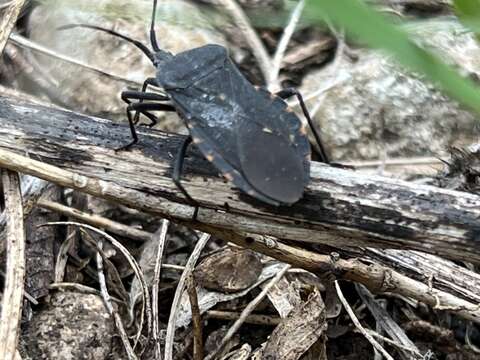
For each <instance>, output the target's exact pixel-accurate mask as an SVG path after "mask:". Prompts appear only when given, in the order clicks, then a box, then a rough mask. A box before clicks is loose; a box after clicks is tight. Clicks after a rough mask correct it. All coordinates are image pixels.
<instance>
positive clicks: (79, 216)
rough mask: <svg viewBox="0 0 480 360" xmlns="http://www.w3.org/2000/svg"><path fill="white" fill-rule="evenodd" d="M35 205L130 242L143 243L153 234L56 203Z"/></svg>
mask: <svg viewBox="0 0 480 360" xmlns="http://www.w3.org/2000/svg"><path fill="white" fill-rule="evenodd" d="M37 205H38V206H40V207H41V208H44V209H47V210H50V211H54V212H57V213H59V214H62V215H65V216H68V217H69V218H72V219H75V220H79V221H82V222H84V223H86V224H89V225H92V226H95V227H97V228H102V229H105V230H107V231H109V232H111V233H113V234H116V235H120V236H123V237H126V238H129V239H131V240H135V241H141V242H145V241H149V240H151V239H152V236H153V234H151V233H149V232H147V231H143V230H139V229H135V228H133V227H131V226H127V225H124V224H121V223H119V222H116V221H112V220H110V219H107V218H105V217H103V216H99V215H95V214H87V213H86V212H83V211H80V210H78V209H75V208H72V207H69V206H65V205H62V204H59V203H57V202H53V201H49V200H43V199H40V200H39V201H38V203H37Z"/></svg>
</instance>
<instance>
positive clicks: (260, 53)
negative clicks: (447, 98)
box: [220, 0, 272, 84]
mask: <svg viewBox="0 0 480 360" xmlns="http://www.w3.org/2000/svg"><path fill="white" fill-rule="evenodd" d="M220 4H221V5H222V6H223V7H224V8H225V9H226V10H227V11H228V12H229V13H230V15H231V16H232V18H233V20H234V21H235V23H236V25H237V27H238V29H239V30H240V31H241V32H242V33H243V34H244V36H245V40H246V41H247V43H248V45H249V46H250V48H251V49H252V52H253V56H255V58H256V59H257V62H258V66H259V67H260V70H261V71H262V74H263V76H264V77H265V80H266V83H267V84H270V83H271V79H270V69H271V68H272V60H271V59H270V55H268V52H267V49H266V48H265V46H264V45H263V43H262V40H260V38H259V37H258V35H257V33H256V32H255V30H254V29H253V28H252V26H251V25H250V21H249V20H248V18H247V16H246V15H245V13H244V12H243V10H242V8H241V7H240V6H239V5H238V4H237V2H236V1H235V0H220Z"/></svg>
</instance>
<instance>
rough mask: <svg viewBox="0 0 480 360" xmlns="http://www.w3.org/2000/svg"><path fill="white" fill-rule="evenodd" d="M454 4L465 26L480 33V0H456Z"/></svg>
mask: <svg viewBox="0 0 480 360" xmlns="http://www.w3.org/2000/svg"><path fill="white" fill-rule="evenodd" d="M453 6H454V9H455V13H456V14H457V16H458V18H459V19H460V20H461V21H462V22H463V23H464V24H465V26H467V27H469V28H470V29H472V30H473V31H474V32H475V33H477V35H480V0H454V1H453Z"/></svg>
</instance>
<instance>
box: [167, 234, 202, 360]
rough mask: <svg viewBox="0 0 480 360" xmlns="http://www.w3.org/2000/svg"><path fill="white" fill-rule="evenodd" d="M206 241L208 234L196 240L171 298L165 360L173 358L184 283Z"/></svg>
mask: <svg viewBox="0 0 480 360" xmlns="http://www.w3.org/2000/svg"><path fill="white" fill-rule="evenodd" d="M208 240H210V234H206V233H204V234H203V235H202V236H201V237H200V240H198V242H197V244H196V245H195V248H194V249H193V251H192V254H191V255H190V257H189V258H188V261H187V264H186V265H185V270H184V271H183V273H182V275H181V276H180V280H178V285H177V289H176V290H175V295H174V297H173V302H172V308H171V310H170V317H169V318H168V325H167V334H166V336H165V356H164V359H165V360H172V357H173V341H174V337H175V323H176V322H177V315H178V308H179V306H180V299H181V297H182V294H183V292H184V291H185V283H186V280H187V277H188V276H189V274H191V273H192V272H193V269H194V267H195V264H196V263H197V261H198V259H199V258H200V254H201V253H202V250H203V248H204V247H205V245H207V242H208Z"/></svg>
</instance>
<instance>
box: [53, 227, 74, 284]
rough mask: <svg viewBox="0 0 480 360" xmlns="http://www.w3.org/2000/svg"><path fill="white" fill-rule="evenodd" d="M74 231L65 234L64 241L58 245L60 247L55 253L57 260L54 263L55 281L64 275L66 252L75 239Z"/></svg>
mask: <svg viewBox="0 0 480 360" xmlns="http://www.w3.org/2000/svg"><path fill="white" fill-rule="evenodd" d="M75 235H76V232H75V231H72V232H71V233H70V234H68V235H67V238H66V239H65V241H64V242H62V244H61V245H60V249H59V250H58V254H57V261H56V263H55V278H54V279H55V280H54V281H55V282H56V283H59V282H62V281H63V278H64V277H65V269H66V268H67V262H68V252H69V250H70V248H71V247H72V245H73V242H74V240H75Z"/></svg>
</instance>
